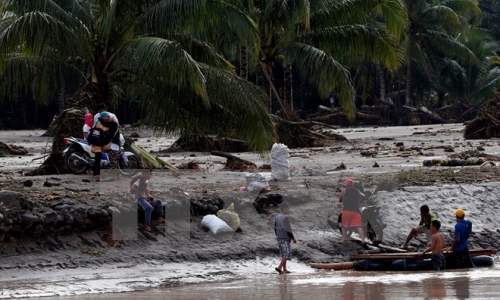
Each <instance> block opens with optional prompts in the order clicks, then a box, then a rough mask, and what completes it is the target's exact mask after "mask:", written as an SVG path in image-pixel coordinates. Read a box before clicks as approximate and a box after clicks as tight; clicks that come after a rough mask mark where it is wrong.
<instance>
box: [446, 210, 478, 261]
mask: <svg viewBox="0 0 500 300" xmlns="http://www.w3.org/2000/svg"><path fill="white" fill-rule="evenodd" d="M454 215H455V217H456V218H457V224H455V240H454V241H453V244H452V245H451V250H452V251H453V258H454V260H455V268H457V269H460V268H462V267H463V268H474V267H475V266H474V264H473V263H472V260H471V258H470V253H469V247H468V246H467V242H468V239H469V235H470V232H471V229H472V223H471V222H470V221H466V220H464V218H465V211H464V210H463V209H461V208H459V209H457V210H455V212H454Z"/></svg>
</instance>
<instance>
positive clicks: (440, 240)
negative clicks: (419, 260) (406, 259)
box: [422, 220, 446, 271]
mask: <svg viewBox="0 0 500 300" xmlns="http://www.w3.org/2000/svg"><path fill="white" fill-rule="evenodd" d="M440 228H441V222H439V221H438V220H433V221H432V222H431V232H432V238H431V242H430V243H429V247H428V248H427V249H425V250H424V252H422V255H424V254H425V253H427V252H429V251H432V268H433V269H434V271H442V270H444V269H445V267H446V262H445V259H444V255H443V248H444V237H443V235H442V234H441V232H439V229H440Z"/></svg>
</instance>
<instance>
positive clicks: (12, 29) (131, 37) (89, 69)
mask: <svg viewBox="0 0 500 300" xmlns="http://www.w3.org/2000/svg"><path fill="white" fill-rule="evenodd" d="M0 14H1V17H2V19H1V21H0V77H1V78H2V80H3V82H4V85H3V87H2V88H1V90H0V92H1V93H2V94H3V95H4V96H8V95H10V94H12V93H15V92H16V91H20V90H22V89H28V88H33V87H34V88H35V90H37V91H38V92H37V94H39V95H42V94H43V97H41V96H39V97H40V98H42V99H48V98H49V97H50V96H52V95H53V94H54V90H55V87H54V84H53V82H54V80H53V79H51V78H53V77H55V76H56V75H55V74H56V70H57V68H60V70H62V72H63V73H64V74H65V76H71V77H72V78H78V80H79V81H80V85H81V88H80V90H79V92H78V93H77V96H75V97H73V99H71V100H70V101H69V105H78V106H87V107H90V108H92V105H94V104H95V103H98V102H112V103H115V104H119V102H120V100H121V99H123V97H125V96H133V97H137V98H138V99H139V100H140V106H141V108H142V110H143V111H144V112H146V116H147V119H148V121H149V122H150V123H151V124H152V125H153V126H154V127H155V128H156V129H158V130H159V131H166V132H181V133H196V134H199V133H211V134H217V135H225V136H234V137H237V138H240V139H243V140H245V141H247V142H248V143H249V144H250V145H251V146H252V147H253V148H254V149H256V150H264V149H268V147H269V145H270V143H271V142H272V141H273V140H274V137H275V130H274V124H273V122H272V119H271V117H270V116H269V114H268V113H267V111H266V109H265V108H264V107H263V102H264V101H262V99H263V97H264V94H263V93H262V92H261V90H260V89H259V88H257V87H256V86H254V85H253V84H252V83H249V82H246V81H244V80H242V79H240V78H238V77H237V76H236V74H235V70H234V67H233V66H232V65H231V64H230V63H229V62H228V61H227V60H225V59H224V58H223V57H222V55H220V54H219V53H218V52H217V51H216V50H215V48H214V47H213V46H212V45H213V41H215V40H216V35H217V32H219V31H226V32H231V33H232V34H233V36H234V38H235V41H240V42H241V43H243V44H246V45H257V44H258V43H259V38H258V31H257V29H256V26H255V24H254V23H253V22H252V20H250V19H249V18H248V17H247V16H246V15H245V14H244V13H242V12H241V11H240V10H239V9H238V8H237V7H236V6H234V5H232V4H231V3H229V2H227V1H219V0H206V1H201V0H182V1H170V0H141V1H133V0H107V1H104V0H86V1H78V0H37V1H32V0H5V1H2V3H1V4H0Z"/></svg>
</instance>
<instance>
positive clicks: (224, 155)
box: [210, 150, 256, 166]
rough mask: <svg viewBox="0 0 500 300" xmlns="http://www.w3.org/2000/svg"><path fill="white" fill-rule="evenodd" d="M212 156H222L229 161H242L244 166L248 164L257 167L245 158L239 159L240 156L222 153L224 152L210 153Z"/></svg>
mask: <svg viewBox="0 0 500 300" xmlns="http://www.w3.org/2000/svg"><path fill="white" fill-rule="evenodd" d="M210 154H211V155H215V156H220V157H224V158H227V159H228V160H229V159H233V160H237V161H240V162H242V163H244V164H247V165H253V166H256V165H255V164H254V163H253V162H251V161H248V160H245V159H243V158H239V157H238V156H234V155H232V154H229V153H226V152H222V151H215V150H214V151H210Z"/></svg>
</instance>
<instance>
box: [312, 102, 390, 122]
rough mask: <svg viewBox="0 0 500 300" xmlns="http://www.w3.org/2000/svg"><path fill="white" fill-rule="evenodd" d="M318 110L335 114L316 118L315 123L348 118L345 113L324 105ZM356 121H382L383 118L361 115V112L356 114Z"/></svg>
mask: <svg viewBox="0 0 500 300" xmlns="http://www.w3.org/2000/svg"><path fill="white" fill-rule="evenodd" d="M318 108H319V109H321V110H326V111H330V112H333V113H332V114H330V115H327V116H323V117H317V118H314V119H313V120H314V121H320V120H321V121H326V120H329V119H333V118H339V117H346V118H347V115H346V114H345V113H344V112H337V111H336V110H334V109H331V108H329V107H326V106H323V105H320V106H319V107H318ZM322 118H324V119H322ZM356 119H359V120H372V121H382V118H381V117H380V116H375V115H370V114H366V113H361V112H356Z"/></svg>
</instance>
